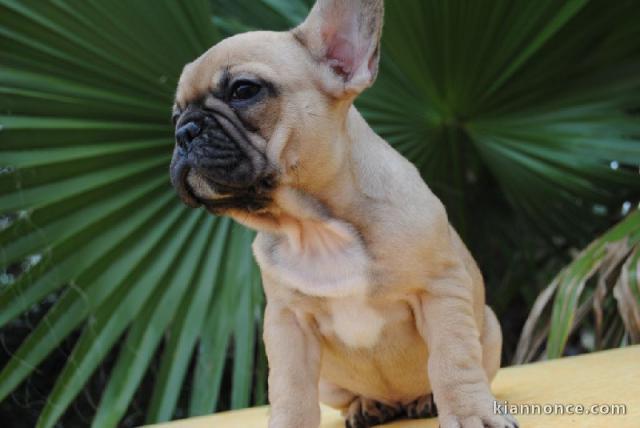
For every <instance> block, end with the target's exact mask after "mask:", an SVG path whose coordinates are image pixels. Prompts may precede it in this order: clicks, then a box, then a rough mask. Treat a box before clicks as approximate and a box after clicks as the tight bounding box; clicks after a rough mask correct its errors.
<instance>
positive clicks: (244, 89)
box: [231, 80, 262, 101]
mask: <svg viewBox="0 0 640 428" xmlns="http://www.w3.org/2000/svg"><path fill="white" fill-rule="evenodd" d="M260 89H262V87H261V86H260V85H258V84H257V83H254V82H250V81H248V80H240V81H239V82H236V83H234V85H233V88H232V89H231V101H247V100H250V99H251V98H253V97H255V96H256V95H258V92H260Z"/></svg>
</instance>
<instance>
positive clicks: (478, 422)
mask: <svg viewBox="0 0 640 428" xmlns="http://www.w3.org/2000/svg"><path fill="white" fill-rule="evenodd" d="M518 427H519V425H518V422H517V421H516V419H515V418H514V417H513V416H511V415H485V416H456V415H448V416H443V417H441V418H440V428H518Z"/></svg>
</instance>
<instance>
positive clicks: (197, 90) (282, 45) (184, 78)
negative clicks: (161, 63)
mask: <svg viewBox="0 0 640 428" xmlns="http://www.w3.org/2000/svg"><path fill="white" fill-rule="evenodd" d="M306 56H307V54H306V52H305V50H304V48H303V47H302V46H301V45H300V44H299V43H298V42H297V41H296V39H295V38H294V37H293V35H292V34H291V33H290V32H271V31H254V32H249V33H242V34H238V35H236V36H233V37H229V38H227V39H225V40H222V41H221V42H220V43H218V44H216V45H214V46H213V47H211V48H210V49H209V50H208V51H206V52H205V53H204V54H202V55H201V56H200V57H199V58H197V59H196V60H195V61H193V62H192V63H190V64H187V65H186V66H185V68H184V70H183V71H182V75H181V76H180V81H179V83H178V90H177V92H176V103H177V104H178V105H179V106H184V105H186V104H188V103H190V102H193V101H195V100H197V99H198V98H201V97H202V96H203V95H204V94H206V93H208V92H211V91H215V89H216V88H217V87H218V86H219V85H220V84H221V82H222V81H223V80H224V79H227V80H228V79H235V78H238V77H243V76H244V77H247V78H259V79H261V80H264V81H268V82H273V83H276V82H278V81H279V80H283V79H286V81H287V82H291V83H293V82H295V80H297V79H300V78H302V77H303V75H304V74H305V73H303V72H302V70H303V69H304V66H305V57H306Z"/></svg>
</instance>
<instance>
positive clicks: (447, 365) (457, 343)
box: [418, 267, 518, 428]
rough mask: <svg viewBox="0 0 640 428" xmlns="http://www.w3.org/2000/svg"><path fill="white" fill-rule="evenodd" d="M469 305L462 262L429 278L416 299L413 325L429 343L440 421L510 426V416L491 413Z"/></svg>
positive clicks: (470, 427) (465, 426)
mask: <svg viewBox="0 0 640 428" xmlns="http://www.w3.org/2000/svg"><path fill="white" fill-rule="evenodd" d="M473 307H474V305H473V290H472V284H471V278H470V277H469V276H468V274H467V273H466V271H465V270H464V268H462V267H461V268H459V269H457V270H455V269H454V270H452V271H450V272H449V273H448V274H447V275H445V276H443V277H440V278H439V279H438V280H436V281H434V283H432V284H431V287H430V292H428V293H425V294H424V295H423V296H422V297H421V300H420V311H421V314H420V315H421V316H420V317H419V318H418V319H419V323H421V325H419V326H418V327H419V329H420V331H421V333H422V335H423V337H424V339H425V340H426V342H427V346H428V348H429V362H428V372H429V381H430V383H431V388H432V392H433V395H434V400H435V403H436V406H437V408H438V418H439V422H440V426H441V428H484V427H489V428H515V427H517V426H518V425H517V422H516V421H515V419H514V418H513V417H512V416H510V415H500V414H496V413H494V401H495V398H494V396H493V394H492V393H491V390H490V388H489V380H488V378H487V374H486V372H485V370H484V368H483V361H482V345H481V343H480V333H479V326H478V325H477V322H476V318H475V317H474V313H473Z"/></svg>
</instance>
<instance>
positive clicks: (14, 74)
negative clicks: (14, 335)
mask: <svg viewBox="0 0 640 428" xmlns="http://www.w3.org/2000/svg"><path fill="white" fill-rule="evenodd" d="M210 17H211V12H210V10H209V4H208V2H206V1H194V2H188V3H178V2H173V1H161V2H155V1H153V2H151V1H148V2H134V3H131V4H126V5H125V4H123V3H119V2H116V1H109V2H99V3H95V2H64V1H60V2H51V3H42V2H36V1H30V2H14V1H9V0H6V1H1V2H0V63H1V64H2V66H1V67H0V92H1V93H2V98H1V101H0V114H1V115H2V116H1V117H0V123H1V124H2V128H1V130H0V159H1V161H0V164H1V165H0V166H1V167H2V169H1V170H2V173H1V174H0V212H1V213H3V215H4V216H5V218H6V219H8V220H7V221H6V222H5V227H4V228H3V229H2V230H0V245H1V248H2V251H1V252H0V267H2V268H3V269H7V268H9V267H10V266H13V265H16V264H20V263H23V260H25V259H26V260H36V261H37V263H35V265H34V266H31V267H30V268H29V270H28V271H27V272H24V273H23V274H22V275H20V276H19V277H17V278H16V279H15V280H14V281H12V282H10V283H9V284H6V285H3V286H2V287H1V288H0V326H2V325H7V323H9V322H10V321H11V320H12V319H14V318H16V317H17V316H19V315H20V314H21V313H23V312H24V311H26V310H28V309H29V308H31V307H32V306H34V305H38V303H39V302H40V301H42V300H43V299H45V298H47V297H48V296H50V295H52V293H53V294H54V295H55V296H57V297H55V303H54V305H53V306H52V307H51V309H50V310H49V311H48V312H47V314H46V315H45V317H44V319H42V320H41V321H40V322H39V323H38V325H37V326H36V327H35V328H34V330H33V331H32V332H31V334H30V335H29V337H27V338H26V339H25V340H24V342H23V343H22V344H21V346H20V347H19V348H18V349H17V350H16V352H15V353H14V355H13V356H12V358H11V360H10V361H9V362H8V363H7V365H6V366H5V367H3V369H2V371H1V372H0V400H2V399H5V398H6V397H7V396H8V395H9V394H10V393H11V392H12V391H13V390H14V389H15V388H16V387H17V386H19V385H20V384H21V383H22V382H23V381H24V380H25V379H26V378H27V377H28V376H29V375H30V374H32V373H33V371H34V370H35V369H36V368H37V367H38V365H39V364H40V363H41V362H42V361H43V360H44V359H45V358H47V356H48V355H49V354H51V353H52V351H54V350H55V349H56V347H57V346H59V345H60V344H61V343H62V341H63V340H65V339H66V338H67V337H68V336H69V335H70V334H72V333H73V332H75V331H78V330H81V334H80V337H79V339H78V340H77V342H76V344H75V347H74V350H73V352H72V353H71V355H70V356H69V358H68V362H67V364H66V366H65V367H64V369H63V370H62V372H61V373H60V374H59V376H58V378H57V380H56V383H55V386H54V388H53V390H52V391H51V392H50V394H49V398H48V400H47V403H46V405H45V407H44V409H43V411H42V414H41V416H40V419H39V422H38V426H40V427H51V426H54V425H55V423H56V421H57V420H58V419H59V418H60V417H61V416H62V415H63V414H64V412H65V410H66V409H67V408H68V406H69V405H70V404H71V403H72V402H73V400H74V399H75V397H76V396H77V395H78V394H79V393H80V391H81V390H82V389H83V387H84V385H85V384H86V383H87V381H88V380H89V378H90V376H91V375H92V374H93V373H94V372H95V371H96V369H97V368H98V367H99V365H100V364H101V362H102V361H103V360H104V359H105V358H106V356H107V355H108V354H109V353H111V352H114V351H115V350H118V359H117V362H116V364H115V366H114V368H113V370H112V372H111V375H110V378H109V382H108V384H107V386H106V390H105V391H104V394H103V396H102V397H101V401H100V404H99V406H98V408H97V412H96V415H95V419H94V422H93V424H94V426H99V427H109V426H117V425H118V423H119V421H120V419H121V418H122V417H123V416H124V414H125V412H126V411H127V408H128V406H129V404H130V402H131V399H132V397H133V395H134V393H135V392H136V390H137V388H138V386H139V385H140V383H141V381H142V378H143V375H144V374H145V373H146V371H147V370H148V368H149V366H150V364H151V362H152V359H153V358H154V356H155V355H156V352H157V351H158V349H159V348H160V345H161V343H162V342H163V341H164V342H165V343H164V346H163V352H162V354H163V358H162V362H161V368H160V374H159V376H158V378H157V381H156V385H155V393H154V395H153V397H152V404H151V406H150V409H149V414H148V420H149V421H157V420H167V419H170V418H172V417H173V415H174V411H175V409H176V406H177V401H178V400H177V395H178V394H179V393H180V391H181V390H182V385H183V383H185V382H189V381H188V379H187V378H186V371H187V368H188V366H189V364H190V363H191V360H192V355H197V356H196V361H198V363H197V364H198V365H199V366H210V365H211V364H215V365H216V369H215V370H214V372H213V373H212V374H211V375H209V377H211V376H213V377H216V376H217V377H220V376H221V371H222V370H223V369H224V368H225V367H226V362H227V358H226V353H227V352H228V350H229V345H230V344H231V343H232V338H234V337H235V342H236V343H238V344H242V346H244V347H245V349H241V350H242V352H246V354H243V355H244V356H243V357H242V358H241V359H239V361H241V362H242V364H240V363H238V364H236V365H235V367H234V376H236V377H237V378H239V379H240V380H239V381H238V382H236V383H235V385H236V386H235V389H234V394H235V396H236V400H235V404H236V405H237V406H246V405H249V404H250V398H249V397H250V396H251V392H252V391H253V389H252V384H251V383H250V382H247V376H250V374H251V373H252V365H253V364H254V363H253V360H254V354H253V351H252V349H248V348H246V346H248V344H251V345H250V346H253V343H254V342H255V340H254V339H255V335H254V332H255V323H256V322H257V321H258V320H259V317H260V311H259V310H258V308H259V307H260V304H261V298H260V297H259V292H256V291H255V290H256V288H257V289H258V290H259V287H258V285H257V284H259V281H257V279H256V278H255V272H256V269H255V266H254V265H253V262H252V258H251V254H250V250H249V245H248V243H249V241H250V239H251V233H250V232H248V231H244V230H242V229H241V228H240V227H238V226H232V225H231V224H230V222H229V221H228V220H217V219H214V218H212V217H210V216H207V215H205V214H204V213H201V212H195V211H190V210H188V209H186V208H184V207H182V206H181V205H180V204H179V202H178V200H177V198H176V197H175V195H174V192H173V190H172V189H171V188H170V185H169V183H168V175H167V165H168V163H169V159H170V155H171V150H172V145H173V135H172V134H173V132H172V128H171V125H170V121H169V112H170V106H171V103H172V97H173V92H174V90H175V86H176V82H177V78H178V76H179V73H180V71H181V69H182V66H183V65H184V64H185V63H187V62H188V61H191V60H192V59H193V58H195V57H196V56H198V55H199V54H200V53H202V52H203V51H204V50H206V49H207V48H208V47H209V46H211V45H212V44H213V43H215V42H216V40H218V39H219V37H220V36H219V35H218V33H217V31H216V29H215V27H213V26H212V25H211V23H210ZM230 248H232V249H231V250H230ZM222 272H224V274H223V273H222ZM247 277H250V278H251V281H248V280H247ZM247 296H248V297H247ZM232 302H233V304H231V303H232ZM222 307H224V310H221V308H222ZM230 313H232V314H235V313H238V314H242V315H237V316H235V317H233V318H232V319H231V320H229V321H228V325H229V328H227V329H223V330H220V331H217V332H216V333H217V334H216V338H215V340H220V341H222V346H220V347H218V346H216V348H215V349H210V348H207V352H206V353H195V352H194V351H195V350H196V348H197V343H198V341H199V340H200V339H201V338H204V339H203V343H209V342H208V341H210V340H211V338H210V336H209V334H210V333H209V328H210V327H211V324H212V322H215V321H212V320H215V319H216V317H219V316H220V314H223V315H229V314H230ZM205 321H208V323H205ZM120 342H121V343H120ZM203 347H206V346H205V345H203ZM262 387H264V386H262ZM219 388H220V383H219V382H218V385H217V387H214V386H212V385H209V391H207V394H204V397H206V401H204V402H203V401H202V400H203V398H202V397H192V402H193V404H192V410H193V412H194V413H205V412H211V411H213V410H215V408H216V406H217V400H216V398H215V397H214V396H213V395H214V394H217V393H218V390H219ZM201 389H203V388H201ZM257 394H263V392H262V391H258V392H257ZM196 403H197V404H196Z"/></svg>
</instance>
